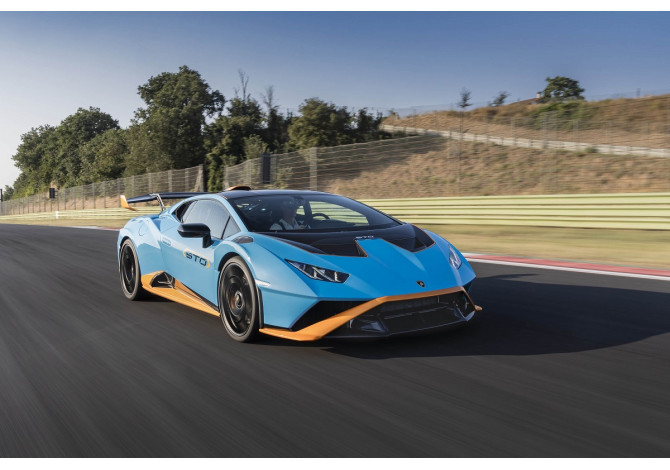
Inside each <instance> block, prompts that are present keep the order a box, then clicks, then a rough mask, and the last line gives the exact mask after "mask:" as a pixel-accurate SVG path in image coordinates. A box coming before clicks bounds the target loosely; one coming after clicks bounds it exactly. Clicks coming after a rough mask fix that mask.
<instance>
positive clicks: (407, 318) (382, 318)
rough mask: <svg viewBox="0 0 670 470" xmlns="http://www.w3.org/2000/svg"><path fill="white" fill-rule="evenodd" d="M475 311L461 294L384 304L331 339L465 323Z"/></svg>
mask: <svg viewBox="0 0 670 470" xmlns="http://www.w3.org/2000/svg"><path fill="white" fill-rule="evenodd" d="M474 310H475V307H474V305H472V303H471V302H470V300H469V298H468V296H467V295H466V294H465V292H463V291H459V292H453V293H451V294H445V295H436V296H432V297H422V298H418V299H411V300H397V301H394V302H385V303H383V304H381V305H379V306H377V307H375V308H373V309H370V310H369V311H367V312H365V313H364V314H362V315H359V316H358V317H356V318H354V319H352V320H351V321H349V322H348V323H346V324H345V325H343V326H341V327H340V328H338V329H337V330H335V331H333V332H332V333H331V336H389V335H394V334H400V333H409V332H412V331H421V330H426V329H431V328H439V327H443V326H448V325H451V324H455V323H461V322H463V321H466V317H468V315H470V313H472V312H473V311H474Z"/></svg>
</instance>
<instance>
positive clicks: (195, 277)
mask: <svg viewBox="0 0 670 470" xmlns="http://www.w3.org/2000/svg"><path fill="white" fill-rule="evenodd" d="M229 220H231V217H230V214H229V213H228V211H227V210H226V208H225V207H224V206H223V204H222V203H220V202H219V201H216V200H214V199H198V200H196V201H194V202H193V203H191V207H189V208H188V209H187V210H186V211H185V213H184V215H183V217H182V220H181V221H180V222H181V223H184V224H194V223H201V224H205V225H207V227H209V230H210V234H211V238H212V240H211V244H209V245H208V246H203V239H202V238H184V237H182V236H181V235H180V234H179V232H178V228H179V224H177V225H175V226H173V227H171V228H169V229H167V230H166V232H165V233H164V237H165V238H167V239H169V240H170V244H169V246H167V245H165V244H164V245H163V254H164V261H165V265H166V267H167V269H168V273H169V274H170V275H172V276H173V277H174V278H175V279H177V280H178V281H180V282H181V283H182V284H184V285H185V286H186V287H188V288H189V289H191V290H192V291H194V292H196V293H197V294H199V295H200V296H202V297H204V298H206V299H207V300H209V301H210V302H212V303H216V300H217V299H216V283H217V281H218V279H216V277H217V275H216V266H213V265H212V264H213V262H214V251H215V250H216V248H217V247H218V245H219V244H220V243H221V239H222V237H223V234H224V231H225V229H226V225H227V224H228V222H229Z"/></svg>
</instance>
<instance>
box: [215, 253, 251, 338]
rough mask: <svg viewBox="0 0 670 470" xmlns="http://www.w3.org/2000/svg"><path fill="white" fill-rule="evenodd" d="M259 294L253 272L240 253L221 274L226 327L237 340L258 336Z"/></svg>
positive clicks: (223, 315) (221, 309)
mask: <svg viewBox="0 0 670 470" xmlns="http://www.w3.org/2000/svg"><path fill="white" fill-rule="evenodd" d="M258 311H259V305H258V296H257V295H256V285H255V283H254V278H253V276H252V275H251V271H249V268H248V267H247V265H246V264H245V263H244V261H242V258H240V257H239V256H234V257H232V258H231V259H229V260H228V261H227V262H226V264H225V265H224V266H223V269H222V270H221V274H220V276H219V312H221V320H222V321H223V326H225V327H226V331H227V332H228V335H230V337H231V338H233V339H234V340H235V341H240V342H250V341H253V340H254V339H256V337H257V336H258V325H259V319H258V316H259V315H258Z"/></svg>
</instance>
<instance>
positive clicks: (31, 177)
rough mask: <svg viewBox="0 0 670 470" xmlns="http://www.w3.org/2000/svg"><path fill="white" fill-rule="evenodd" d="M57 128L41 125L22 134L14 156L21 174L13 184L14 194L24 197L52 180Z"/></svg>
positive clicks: (46, 185)
mask: <svg viewBox="0 0 670 470" xmlns="http://www.w3.org/2000/svg"><path fill="white" fill-rule="evenodd" d="M55 132H56V128H55V127H53V126H48V125H46V126H40V127H34V128H32V129H30V131H28V132H26V133H25V134H23V135H21V143H20V144H19V146H18V148H17V149H16V153H15V154H14V155H13V156H12V160H14V166H16V167H17V168H18V169H19V170H21V174H20V175H19V177H18V178H17V179H16V181H15V182H14V185H13V189H14V196H15V197H23V196H28V195H31V194H35V193H37V192H39V191H41V190H43V189H46V188H47V187H48V185H49V182H50V181H51V176H52V173H53V171H52V170H53V169H52V168H51V165H52V162H53V161H54V160H55V157H52V155H53V154H55V153H57V151H58V150H57V139H56V136H55Z"/></svg>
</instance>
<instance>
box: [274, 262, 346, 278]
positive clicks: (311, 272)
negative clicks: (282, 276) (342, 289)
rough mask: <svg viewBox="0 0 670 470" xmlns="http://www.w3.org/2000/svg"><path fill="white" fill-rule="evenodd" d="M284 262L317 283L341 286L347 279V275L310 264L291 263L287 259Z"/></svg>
mask: <svg viewBox="0 0 670 470" xmlns="http://www.w3.org/2000/svg"><path fill="white" fill-rule="evenodd" d="M286 261H287V262H288V263H290V264H291V265H292V266H293V267H295V268H296V269H297V270H299V271H300V272H302V273H303V274H304V275H305V276H307V277H309V278H310V279H315V280H317V281H327V282H336V283H338V284H341V283H343V282H344V281H346V280H347V279H348V278H349V275H348V274H347V273H341V272H339V271H333V270H332V269H326V268H320V267H318V266H312V265H311V264H306V263H300V262H299V261H291V260H288V259H287V260H286Z"/></svg>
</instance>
